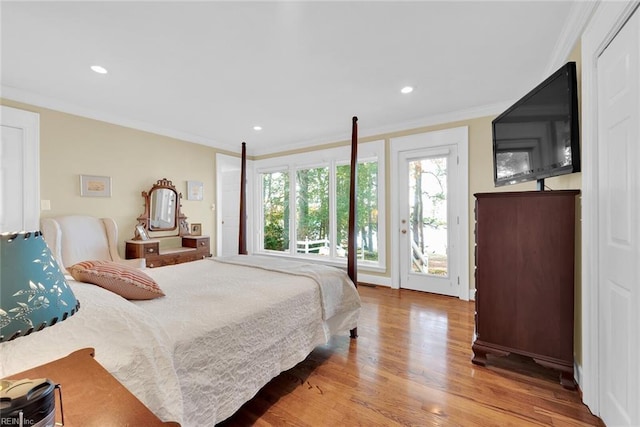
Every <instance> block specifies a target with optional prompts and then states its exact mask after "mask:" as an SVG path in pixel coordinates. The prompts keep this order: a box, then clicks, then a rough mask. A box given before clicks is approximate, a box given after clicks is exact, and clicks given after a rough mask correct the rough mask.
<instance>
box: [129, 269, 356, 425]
mask: <svg viewBox="0 0 640 427" xmlns="http://www.w3.org/2000/svg"><path fill="white" fill-rule="evenodd" d="M146 271H147V273H148V274H149V275H150V276H152V277H153V278H154V279H155V280H156V281H157V282H158V284H159V285H160V287H161V288H162V289H163V290H164V292H165V294H166V296H165V297H164V298H162V300H164V304H157V303H155V302H154V301H155V300H151V301H136V302H135V304H136V305H137V306H138V307H142V308H143V309H145V310H147V311H148V312H149V313H151V314H152V315H154V316H155V317H157V318H158V320H159V321H160V323H161V324H162V326H163V328H164V330H165V331H166V332H167V334H168V335H169V336H170V337H172V339H173V346H174V365H175V368H176V371H177V373H178V377H179V378H180V384H181V388H182V393H183V400H184V409H185V412H184V417H183V422H184V424H183V425H184V426H204V425H213V424H214V423H215V422H220V421H222V420H224V419H226V418H228V417H229V416H230V415H232V414H233V413H234V412H235V411H237V410H238V409H239V408H240V406H242V404H243V403H245V402H246V401H247V400H249V399H251V398H252V397H253V396H254V395H255V394H256V393H257V392H258V391H259V390H260V388H261V387H262V386H264V385H265V384H266V383H267V382H269V380H271V379H272V378H274V377H275V376H277V375H278V374H279V373H280V372H282V371H284V370H287V369H290V368H292V367H293V366H295V365H296V364H297V363H299V362H301V361H302V360H304V358H305V357H306V356H307V355H308V354H309V353H310V352H311V351H312V350H313V348H315V347H316V346H318V345H320V344H324V343H326V342H327V340H328V338H329V336H330V335H331V334H335V333H337V332H346V331H347V330H348V329H350V328H353V327H355V326H356V322H357V318H358V313H359V306H360V303H359V297H358V295H357V292H356V291H355V289H354V288H353V285H351V293H352V295H351V296H350V298H349V299H351V297H353V298H354V301H355V302H354V303H353V304H351V305H352V308H351V309H350V310H348V311H346V312H340V313H339V312H338V307H339V306H340V304H337V303H334V302H331V305H332V306H335V307H336V308H335V309H332V312H335V315H334V316H333V318H339V319H340V321H339V322H325V321H323V314H322V313H323V310H322V305H321V303H320V301H321V297H320V295H321V291H320V287H319V286H318V283H317V282H316V281H315V280H314V279H311V278H310V277H307V276H304V275H302V276H295V275H292V274H283V273H279V272H274V271H267V270H265V269H263V268H247V267H245V266H240V265H235V264H230V263H221V262H215V260H202V261H196V262H191V263H186V264H179V265H174V266H168V267H160V268H155V269H151V270H146ZM346 292H348V291H346ZM167 307H171V309H167ZM185 312H189V314H190V315H189V316H184V313H185ZM338 329H339V330H338Z"/></svg>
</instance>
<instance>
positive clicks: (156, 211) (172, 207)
mask: <svg viewBox="0 0 640 427" xmlns="http://www.w3.org/2000/svg"><path fill="white" fill-rule="evenodd" d="M142 197H143V198H144V213H143V214H142V215H140V216H139V217H138V224H139V225H141V226H142V227H143V228H144V229H145V230H146V231H147V232H148V233H149V234H150V236H152V237H153V234H152V233H155V234H156V235H157V234H158V233H160V235H162V236H176V235H177V236H183V235H187V234H189V227H188V225H187V217H186V216H184V215H183V214H182V212H181V211H180V208H181V207H182V205H181V200H182V193H178V191H177V190H176V187H174V185H173V183H172V182H171V181H169V180H168V179H166V178H162V179H159V180H158V182H156V183H155V184H154V185H153V186H152V187H151V190H149V192H146V191H143V192H142ZM139 234H140V233H138V232H137V231H136V239H139V238H141V237H140V235H139Z"/></svg>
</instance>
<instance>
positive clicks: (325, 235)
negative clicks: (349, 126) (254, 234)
mask: <svg viewBox="0 0 640 427" xmlns="http://www.w3.org/2000/svg"><path fill="white" fill-rule="evenodd" d="M349 175H350V168H349V166H348V165H342V166H338V167H337V168H336V183H335V185H336V187H337V188H336V229H337V234H338V241H337V242H336V243H335V245H336V246H342V247H344V248H346V247H347V234H348V226H349V224H348V221H349ZM288 176H289V175H288V173H287V172H286V171H282V172H271V173H265V174H263V175H262V192H263V202H264V230H263V231H264V248H265V249H269V250H277V251H284V250H287V249H288V246H289V226H288V222H289V221H288V218H289V206H288V204H289V191H290V189H289V187H290V184H289V179H288ZM329 177H330V173H329V168H328V167H319V168H311V169H300V170H298V171H296V189H295V190H296V207H295V208H296V211H295V219H296V223H297V236H296V240H298V241H302V240H305V239H308V240H322V239H329V238H330V236H329V225H330V218H329V213H330V206H329ZM356 201H357V217H358V218H357V224H358V233H359V240H361V241H362V242H363V243H364V250H365V259H371V260H377V259H378V253H377V250H376V246H377V245H375V242H374V239H375V238H376V235H377V231H378V210H377V209H378V163H377V162H375V161H374V162H362V163H359V164H358V182H357V195H356Z"/></svg>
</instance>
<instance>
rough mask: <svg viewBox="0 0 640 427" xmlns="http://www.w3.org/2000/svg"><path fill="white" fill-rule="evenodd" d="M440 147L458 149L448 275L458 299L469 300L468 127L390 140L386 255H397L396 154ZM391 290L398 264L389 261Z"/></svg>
mask: <svg viewBox="0 0 640 427" xmlns="http://www.w3.org/2000/svg"><path fill="white" fill-rule="evenodd" d="M444 145H455V146H456V147H457V149H458V185H459V188H457V189H456V194H457V200H456V201H455V203H456V205H457V206H458V212H459V224H456V225H457V227H456V232H454V233H453V234H452V238H453V239H455V240H456V241H457V245H456V246H457V248H458V267H457V268H456V269H457V271H455V272H451V275H452V278H453V277H455V276H454V274H455V275H456V276H457V277H459V279H460V286H459V295H458V298H460V299H462V300H465V301H468V300H469V277H470V274H469V272H470V267H469V251H470V249H469V127H468V126H460V127H456V128H451V129H444V130H438V131H433V132H425V133H420V134H414V135H408V136H403V137H399V138H392V139H391V140H390V163H389V166H390V187H389V190H390V191H389V193H390V194H391V197H390V202H391V203H390V205H389V209H390V213H391V215H390V216H391V248H390V251H389V253H391V254H398V253H400V236H399V233H400V215H399V212H398V210H397V209H394V208H393V207H394V206H399V200H398V192H397V191H394V189H396V188H398V186H399V185H400V183H399V182H398V181H399V180H398V161H399V157H400V152H402V151H410V150H416V149H428V148H435V147H439V146H444ZM391 287H392V288H394V289H400V260H399V257H397V256H395V257H393V256H392V257H391Z"/></svg>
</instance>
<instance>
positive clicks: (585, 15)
mask: <svg viewBox="0 0 640 427" xmlns="http://www.w3.org/2000/svg"><path fill="white" fill-rule="evenodd" d="M598 3H599V1H577V2H574V3H573V4H572V5H571V10H570V11H569V17H568V18H567V21H566V22H565V25H564V26H563V27H562V32H561V33H560V37H558V40H557V42H556V45H555V47H554V49H553V52H552V53H551V56H550V58H549V63H548V64H547V67H546V68H545V69H544V74H543V75H542V76H541V78H542V79H546V78H547V77H548V76H549V75H551V74H552V73H553V72H554V71H556V70H557V69H558V68H560V67H561V66H562V65H563V64H564V63H566V62H567V58H568V57H569V55H570V54H571V51H572V50H573V48H574V47H575V45H576V43H577V42H578V40H580V38H581V37H582V33H583V32H584V30H585V28H586V27H587V24H588V23H589V20H590V19H591V16H592V15H593V13H594V11H595V10H596V9H597V7H598Z"/></svg>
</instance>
